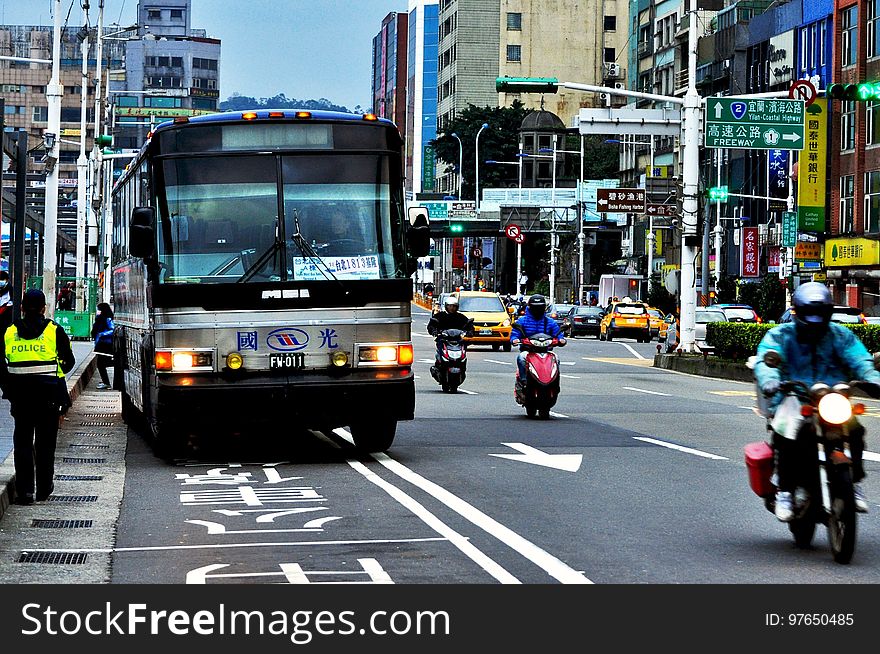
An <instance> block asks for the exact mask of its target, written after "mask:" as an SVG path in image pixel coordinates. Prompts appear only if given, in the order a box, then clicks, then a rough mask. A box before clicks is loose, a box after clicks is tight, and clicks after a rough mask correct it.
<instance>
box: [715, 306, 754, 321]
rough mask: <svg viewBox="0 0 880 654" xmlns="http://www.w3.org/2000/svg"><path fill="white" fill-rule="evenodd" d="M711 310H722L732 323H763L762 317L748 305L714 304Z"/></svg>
mask: <svg viewBox="0 0 880 654" xmlns="http://www.w3.org/2000/svg"><path fill="white" fill-rule="evenodd" d="M707 308H709V309H720V310H721V311H723V312H724V315H725V316H727V320H728V321H730V322H754V323H759V322H761V317H760V316H759V315H758V312H757V311H755V310H754V309H753V308H752V307H750V306H749V305H748V304H714V305H712V306H711V307H707Z"/></svg>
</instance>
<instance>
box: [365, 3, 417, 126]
mask: <svg viewBox="0 0 880 654" xmlns="http://www.w3.org/2000/svg"><path fill="white" fill-rule="evenodd" d="M408 27H409V14H406V13H403V12H391V13H390V14H388V15H387V16H385V18H384V19H383V20H382V28H381V29H380V30H379V33H378V34H377V35H376V36H375V37H374V38H373V85H372V89H373V96H372V107H373V113H375V114H376V115H378V116H381V117H383V118H388V119H389V120H392V121H394V124H395V125H397V128H398V129H399V130H400V133H401V135H402V136H403V137H404V138H406V75H407V66H406V49H407V42H408V41H407V28H408Z"/></svg>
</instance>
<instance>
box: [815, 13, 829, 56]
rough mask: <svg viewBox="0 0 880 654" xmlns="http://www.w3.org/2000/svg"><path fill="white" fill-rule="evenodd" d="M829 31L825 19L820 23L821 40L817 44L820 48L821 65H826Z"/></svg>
mask: <svg viewBox="0 0 880 654" xmlns="http://www.w3.org/2000/svg"><path fill="white" fill-rule="evenodd" d="M827 33H828V26H827V24H826V23H825V21H824V20H823V21H822V22H821V23H819V41H818V43H817V44H816V47H817V48H818V49H819V65H820V66H824V65H825V36H826V35H827Z"/></svg>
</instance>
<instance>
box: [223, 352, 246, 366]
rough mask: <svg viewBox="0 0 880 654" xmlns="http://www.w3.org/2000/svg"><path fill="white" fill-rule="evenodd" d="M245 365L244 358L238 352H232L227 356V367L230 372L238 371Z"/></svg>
mask: <svg viewBox="0 0 880 654" xmlns="http://www.w3.org/2000/svg"><path fill="white" fill-rule="evenodd" d="M243 365H244V357H242V356H241V355H240V354H239V353H238V352H230V353H229V354H227V355H226V367H227V368H229V369H230V370H238V369H239V368H241V367H242V366H243Z"/></svg>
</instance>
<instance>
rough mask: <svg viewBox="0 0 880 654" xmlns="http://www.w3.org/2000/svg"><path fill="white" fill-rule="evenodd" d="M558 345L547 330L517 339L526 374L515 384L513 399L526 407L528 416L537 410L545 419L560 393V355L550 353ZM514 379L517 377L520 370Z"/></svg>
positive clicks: (539, 415) (557, 341) (534, 413)
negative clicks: (522, 352)
mask: <svg viewBox="0 0 880 654" xmlns="http://www.w3.org/2000/svg"><path fill="white" fill-rule="evenodd" d="M557 346H559V340H558V339H555V338H553V337H552V336H550V335H548V334H533V335H532V336H529V337H523V339H522V340H521V341H520V349H521V350H525V351H526V353H527V354H526V378H525V380H524V384H520V383H517V384H516V385H515V386H514V399H515V400H516V403H517V404H519V405H520V406H522V407H524V408H525V410H526V415H528V416H529V418H534V417H535V415H536V414H537V415H538V417H540V418H541V419H542V420H547V419H548V418H549V417H550V409H552V408H553V406H554V405H555V404H556V400H557V398H558V397H559V359H558V357H557V356H556V354H554V353H553V348H554V347H557ZM516 380H517V382H519V381H520V379H519V370H517V372H516Z"/></svg>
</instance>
